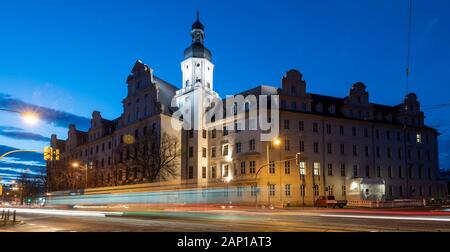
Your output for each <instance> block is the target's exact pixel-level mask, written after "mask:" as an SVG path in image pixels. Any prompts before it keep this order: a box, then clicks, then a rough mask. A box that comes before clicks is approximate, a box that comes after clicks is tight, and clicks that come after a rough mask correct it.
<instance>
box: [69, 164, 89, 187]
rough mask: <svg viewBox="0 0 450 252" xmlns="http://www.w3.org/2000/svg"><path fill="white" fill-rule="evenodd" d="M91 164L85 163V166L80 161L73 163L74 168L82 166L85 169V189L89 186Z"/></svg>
mask: <svg viewBox="0 0 450 252" xmlns="http://www.w3.org/2000/svg"><path fill="white" fill-rule="evenodd" d="M89 166H90V165H88V164H83V166H81V165H80V163H78V162H74V163H72V167H73V168H80V167H82V168H83V169H84V170H85V179H86V180H85V185H84V189H87V188H88V171H89Z"/></svg>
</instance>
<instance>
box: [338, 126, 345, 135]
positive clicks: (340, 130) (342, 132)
mask: <svg viewBox="0 0 450 252" xmlns="http://www.w3.org/2000/svg"><path fill="white" fill-rule="evenodd" d="M339 133H340V134H341V136H343V135H344V134H345V131H344V126H340V127H339Z"/></svg>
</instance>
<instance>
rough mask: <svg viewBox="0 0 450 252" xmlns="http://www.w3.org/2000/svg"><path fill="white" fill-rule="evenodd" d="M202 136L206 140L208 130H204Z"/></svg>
mask: <svg viewBox="0 0 450 252" xmlns="http://www.w3.org/2000/svg"><path fill="white" fill-rule="evenodd" d="M202 134H203V138H204V139H206V137H207V132H206V130H203V133H202Z"/></svg>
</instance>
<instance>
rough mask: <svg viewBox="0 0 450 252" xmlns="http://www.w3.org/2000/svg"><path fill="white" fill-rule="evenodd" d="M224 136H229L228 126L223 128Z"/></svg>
mask: <svg viewBox="0 0 450 252" xmlns="http://www.w3.org/2000/svg"><path fill="white" fill-rule="evenodd" d="M223 136H228V128H227V126H224V127H223Z"/></svg>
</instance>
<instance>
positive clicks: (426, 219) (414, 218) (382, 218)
mask: <svg viewBox="0 0 450 252" xmlns="http://www.w3.org/2000/svg"><path fill="white" fill-rule="evenodd" d="M319 216H320V217H329V218H353V219H379V220H409V221H445V222H450V218H430V217H397V216H373V215H337V214H321V215H319Z"/></svg>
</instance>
